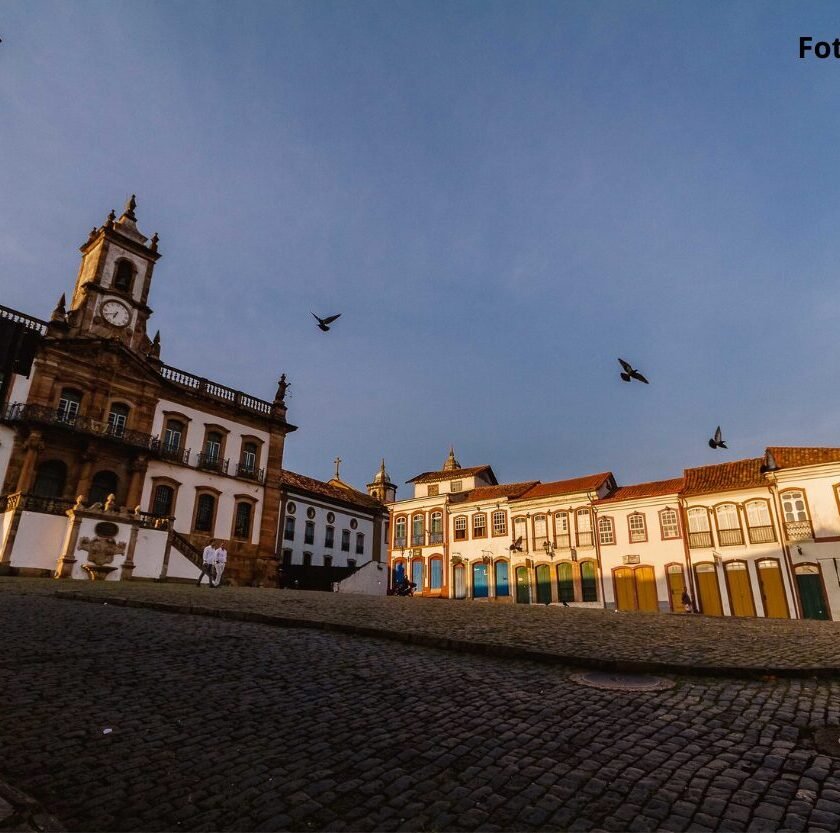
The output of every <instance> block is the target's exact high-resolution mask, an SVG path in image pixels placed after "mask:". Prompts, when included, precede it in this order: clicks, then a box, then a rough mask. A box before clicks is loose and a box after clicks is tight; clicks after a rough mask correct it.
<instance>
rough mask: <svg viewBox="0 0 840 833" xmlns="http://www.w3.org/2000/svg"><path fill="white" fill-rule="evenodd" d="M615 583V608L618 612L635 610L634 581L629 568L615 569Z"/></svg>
mask: <svg viewBox="0 0 840 833" xmlns="http://www.w3.org/2000/svg"><path fill="white" fill-rule="evenodd" d="M613 581H614V582H615V606H616V608H617V609H618V610H637V609H638V608H637V607H636V581H635V579H634V578H633V570H632V569H631V568H630V567H617V568H616V569H615V570H613Z"/></svg>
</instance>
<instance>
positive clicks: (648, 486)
mask: <svg viewBox="0 0 840 833" xmlns="http://www.w3.org/2000/svg"><path fill="white" fill-rule="evenodd" d="M684 483H685V479H684V478H682V477H672V478H671V479H670V480H654V481H652V482H651V483H637V484H636V485H634V486H619V487H618V488H617V489H616V490H615V491H614V492H613V493H612V494H611V495H610V496H609V497H605V498H601V500H596V501H595V503H615V502H616V501H619V500H635V499H636V498H642V497H657V496H659V495H673V494H676V493H677V492H679V491H680V489H682V487H683V484H684Z"/></svg>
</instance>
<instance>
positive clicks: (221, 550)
mask: <svg viewBox="0 0 840 833" xmlns="http://www.w3.org/2000/svg"><path fill="white" fill-rule="evenodd" d="M226 565H227V550H226V549H225V545H224V544H223V543H222V542H221V541H219V546H218V547H216V583H215V584H214V585H213V587H218V586H219V585H220V584H221V583H222V573H223V572H224V571H225V566H226Z"/></svg>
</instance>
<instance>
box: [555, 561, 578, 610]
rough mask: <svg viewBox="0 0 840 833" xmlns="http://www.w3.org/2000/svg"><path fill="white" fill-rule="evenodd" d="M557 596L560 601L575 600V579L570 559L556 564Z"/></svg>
mask: <svg viewBox="0 0 840 833" xmlns="http://www.w3.org/2000/svg"><path fill="white" fill-rule="evenodd" d="M557 598H558V599H559V600H560V601H561V602H573V601H574V600H575V580H574V575H573V573H572V562H571V561H561V562H560V563H559V564H558V565H557Z"/></svg>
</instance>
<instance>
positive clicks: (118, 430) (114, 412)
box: [108, 402, 129, 437]
mask: <svg viewBox="0 0 840 833" xmlns="http://www.w3.org/2000/svg"><path fill="white" fill-rule="evenodd" d="M128 410H129V409H128V405H124V404H123V403H122V402H114V403H112V404H111V410H110V411H109V412H108V433H109V434H110V435H111V436H112V437H122V436H123V434H125V424H126V422H127V421H128Z"/></svg>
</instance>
